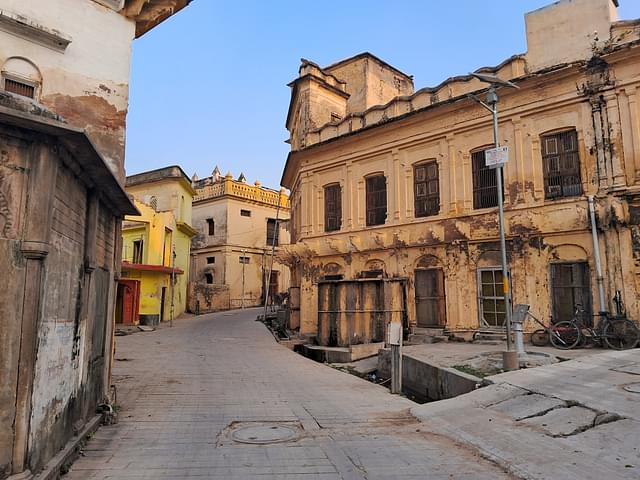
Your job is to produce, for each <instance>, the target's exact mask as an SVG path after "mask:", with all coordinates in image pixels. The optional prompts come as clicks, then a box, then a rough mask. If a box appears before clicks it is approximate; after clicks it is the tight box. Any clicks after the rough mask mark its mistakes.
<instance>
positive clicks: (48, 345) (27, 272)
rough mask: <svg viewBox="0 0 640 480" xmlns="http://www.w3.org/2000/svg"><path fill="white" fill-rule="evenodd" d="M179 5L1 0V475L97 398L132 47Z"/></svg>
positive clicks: (105, 390)
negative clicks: (134, 40) (132, 43)
mask: <svg viewBox="0 0 640 480" xmlns="http://www.w3.org/2000/svg"><path fill="white" fill-rule="evenodd" d="M187 3H188V2H187V1H186V0H184V1H175V2H165V1H162V2H161V1H155V0H152V1H149V2H134V1H126V2H125V1H109V0H102V1H92V0H82V1H74V0H50V1H31V2H22V1H17V0H6V1H3V2H2V9H1V11H0V268H1V269H2V271H3V275H4V276H3V278H6V282H5V286H4V288H3V289H2V291H1V292H0V312H1V313H2V315H0V372H2V373H1V374H0V478H7V477H10V478H21V479H28V478H31V475H32V474H35V473H37V472H38V470H40V469H41V468H42V467H43V466H44V465H46V463H47V462H48V461H49V460H50V459H51V458H52V457H53V456H54V455H56V454H58V453H59V452H60V450H61V448H62V447H64V445H65V444H66V442H67V441H68V440H69V439H70V438H71V437H72V436H73V435H74V434H77V433H78V432H81V431H82V428H83V426H84V425H85V424H86V422H87V421H88V420H90V419H92V418H93V417H94V416H95V415H96V413H97V407H98V405H99V404H101V403H103V402H105V401H107V400H108V395H109V385H110V369H111V361H112V351H113V348H112V347H113V345H112V338H113V304H114V300H115V286H116V281H117V278H118V276H119V269H120V258H119V257H120V246H119V243H120V220H121V219H122V218H123V217H124V216H125V215H127V214H133V213H136V210H135V207H134V205H133V204H132V203H131V201H130V200H129V198H128V197H127V195H126V193H125V191H124V189H123V186H122V183H121V181H122V180H123V179H124V167H123V162H124V155H123V152H124V128H125V116H126V109H127V95H128V86H127V85H128V78H129V64H130V57H131V42H132V40H133V39H134V38H135V37H136V36H139V35H141V34H143V33H144V32H145V31H146V30H148V29H149V28H152V27H153V26H154V25H156V24H158V23H160V22H161V21H162V20H163V19H165V18H167V17H168V16H170V15H171V14H172V13H173V12H174V11H177V10H179V9H180V8H182V7H184V6H185V5H186V4H187ZM169 4H172V5H169ZM60 12H64V14H61V13H60ZM105 46H107V48H105Z"/></svg>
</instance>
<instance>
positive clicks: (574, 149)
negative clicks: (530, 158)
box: [541, 130, 582, 199]
mask: <svg viewBox="0 0 640 480" xmlns="http://www.w3.org/2000/svg"><path fill="white" fill-rule="evenodd" d="M541 140H542V166H543V170H544V197H545V198H547V199H552V198H561V197H575V196H576V195H582V182H581V179H580V157H579V156H578V134H577V133H576V131H575V130H570V131H567V132H560V133H555V134H552V135H544V136H543V137H542V139H541Z"/></svg>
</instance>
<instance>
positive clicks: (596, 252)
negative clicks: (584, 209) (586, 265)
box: [588, 195, 607, 317]
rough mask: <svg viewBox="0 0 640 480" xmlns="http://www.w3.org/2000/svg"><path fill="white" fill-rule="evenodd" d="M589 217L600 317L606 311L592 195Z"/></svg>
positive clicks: (590, 197)
mask: <svg viewBox="0 0 640 480" xmlns="http://www.w3.org/2000/svg"><path fill="white" fill-rule="evenodd" d="M588 199H589V215H590V217H591V237H592V239H593V254H594V255H595V257H596V258H595V261H596V282H597V283H598V300H599V301H600V316H601V317H602V316H603V315H604V314H605V312H606V311H607V306H606V302H605V299H604V278H603V276H602V266H601V264H600V244H599V243H598V232H597V230H596V212H595V209H594V207H593V195H589V197H588Z"/></svg>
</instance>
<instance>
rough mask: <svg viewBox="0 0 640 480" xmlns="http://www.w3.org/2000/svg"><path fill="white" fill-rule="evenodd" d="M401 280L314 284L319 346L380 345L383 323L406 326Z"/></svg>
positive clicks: (404, 297)
mask: <svg viewBox="0 0 640 480" xmlns="http://www.w3.org/2000/svg"><path fill="white" fill-rule="evenodd" d="M405 285H406V282H405V281H404V280H395V279H394V280H386V279H384V280H383V279H360V280H336V281H324V282H320V283H319V284H318V334H317V340H318V344H319V345H324V346H330V347H349V346H351V345H356V344H362V343H375V342H383V341H384V338H385V328H386V324H387V323H388V322H390V321H397V322H401V323H403V325H404V324H406V295H405Z"/></svg>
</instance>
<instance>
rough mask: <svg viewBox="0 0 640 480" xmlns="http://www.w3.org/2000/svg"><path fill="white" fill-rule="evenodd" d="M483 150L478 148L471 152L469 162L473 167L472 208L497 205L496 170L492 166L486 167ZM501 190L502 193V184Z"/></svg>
mask: <svg viewBox="0 0 640 480" xmlns="http://www.w3.org/2000/svg"><path fill="white" fill-rule="evenodd" d="M484 152H485V151H484V150H478V151H476V152H472V153H471V164H472V168H473V208H491V207H497V206H498V182H497V179H496V171H495V169H493V168H490V167H487V165H486V162H485V153H484ZM503 180H504V177H503ZM503 185H504V182H503ZM502 192H503V193H504V186H503V190H502Z"/></svg>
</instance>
